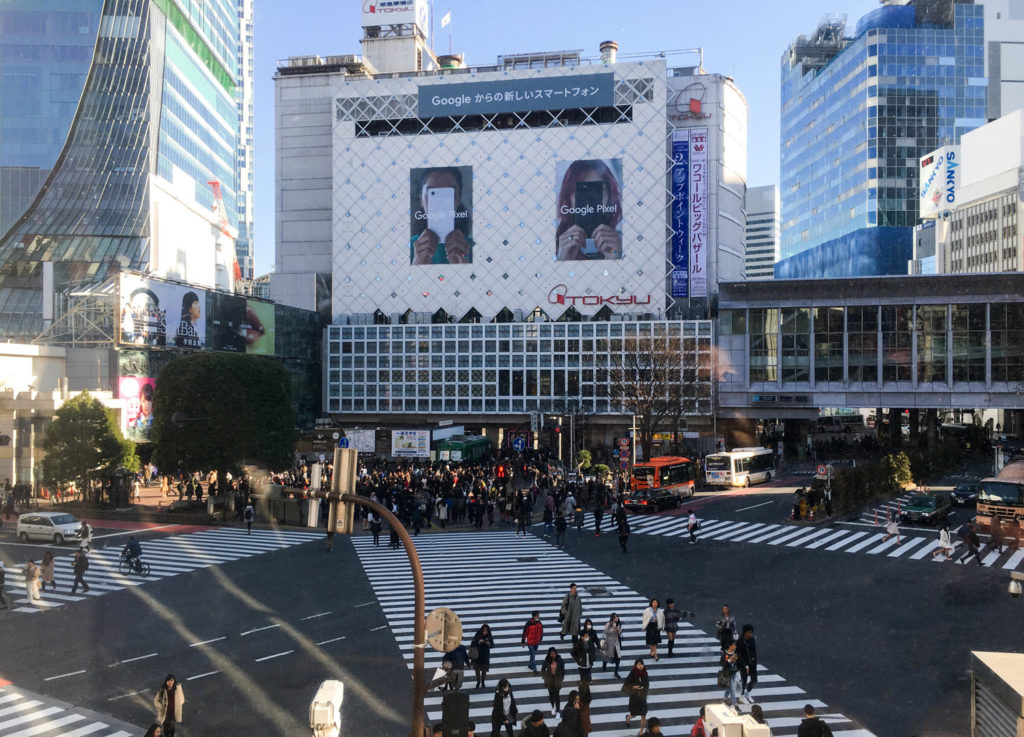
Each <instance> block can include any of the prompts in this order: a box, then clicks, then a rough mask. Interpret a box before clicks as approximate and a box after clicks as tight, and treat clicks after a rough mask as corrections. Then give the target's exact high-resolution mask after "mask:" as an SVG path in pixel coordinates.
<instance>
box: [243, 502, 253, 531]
mask: <svg viewBox="0 0 1024 737" xmlns="http://www.w3.org/2000/svg"><path fill="white" fill-rule="evenodd" d="M255 518H256V510H255V509H253V508H252V501H249V502H247V503H246V505H245V511H244V512H242V519H244V520H245V529H246V533H245V534H247V535H251V534H252V521H253V520H254V519H255Z"/></svg>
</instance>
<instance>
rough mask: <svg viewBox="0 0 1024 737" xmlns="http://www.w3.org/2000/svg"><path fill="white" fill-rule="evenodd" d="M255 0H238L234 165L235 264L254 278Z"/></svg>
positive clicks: (245, 275)
mask: <svg viewBox="0 0 1024 737" xmlns="http://www.w3.org/2000/svg"><path fill="white" fill-rule="evenodd" d="M253 5H254V0H238V39H239V44H238V77H239V81H238V87H237V91H236V102H237V105H238V147H237V150H236V155H237V157H238V158H237V161H236V165H235V189H236V200H237V210H238V232H239V239H238V240H239V242H238V250H239V251H244V253H240V254H239V259H238V266H239V268H240V270H241V272H242V277H243V278H244V279H252V278H253V256H254V254H255V251H254V250H253V249H254V247H255V240H254V238H253V227H254V220H255V202H254V201H253V179H254V176H253V163H254V161H253V129H254V127H255V107H254V102H253V98H254V95H253V84H254V78H255V76H256V60H255V54H254V53H253V26H254V17H253V11H254V7H253Z"/></svg>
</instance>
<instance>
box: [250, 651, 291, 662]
mask: <svg viewBox="0 0 1024 737" xmlns="http://www.w3.org/2000/svg"><path fill="white" fill-rule="evenodd" d="M293 652H295V651H294V650H285V651H284V652H283V653H274V654H273V655H264V656H263V657H262V658H256V662H257V663H262V662H263V661H264V660H273V659H274V658H280V657H281V656H282V655H291V654H292V653H293Z"/></svg>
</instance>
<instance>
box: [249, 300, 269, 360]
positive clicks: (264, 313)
mask: <svg viewBox="0 0 1024 737" xmlns="http://www.w3.org/2000/svg"><path fill="white" fill-rule="evenodd" d="M242 334H243V335H244V336H245V352H246V353H252V354H255V355H257V356H272V355H274V346H275V343H276V339H277V323H276V321H275V320H274V303H273V302H259V301H257V300H255V299H247V300H246V301H245V320H244V321H243V322H242Z"/></svg>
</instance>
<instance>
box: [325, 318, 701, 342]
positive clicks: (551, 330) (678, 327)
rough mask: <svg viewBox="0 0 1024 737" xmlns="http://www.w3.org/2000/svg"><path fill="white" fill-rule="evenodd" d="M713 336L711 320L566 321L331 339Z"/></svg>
mask: <svg viewBox="0 0 1024 737" xmlns="http://www.w3.org/2000/svg"><path fill="white" fill-rule="evenodd" d="M678 335H684V336H696V335H701V336H710V335H711V321H710V320H687V321H682V322H679V321H664V322H663V321H650V322H646V321H645V322H627V323H619V322H565V323H550V322H548V323H504V324H493V323H491V324H486V325H481V324H473V325H465V324H462V325H452V324H444V325H366V326H362V325H334V326H331V328H330V339H331V340H332V341H337V340H342V339H344V340H353V339H354V340H363V339H369V340H374V339H379V338H398V339H403V340H407V339H411V338H414V337H416V338H428V337H429V338H444V339H451V338H456V337H457V338H498V337H501V338H510V337H511V338H537V337H540V338H551V337H554V338H565V337H569V338H579V337H584V338H593V337H609V336H610V337H621V336H624V337H627V338H629V337H642V338H644V337H650V336H678Z"/></svg>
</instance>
